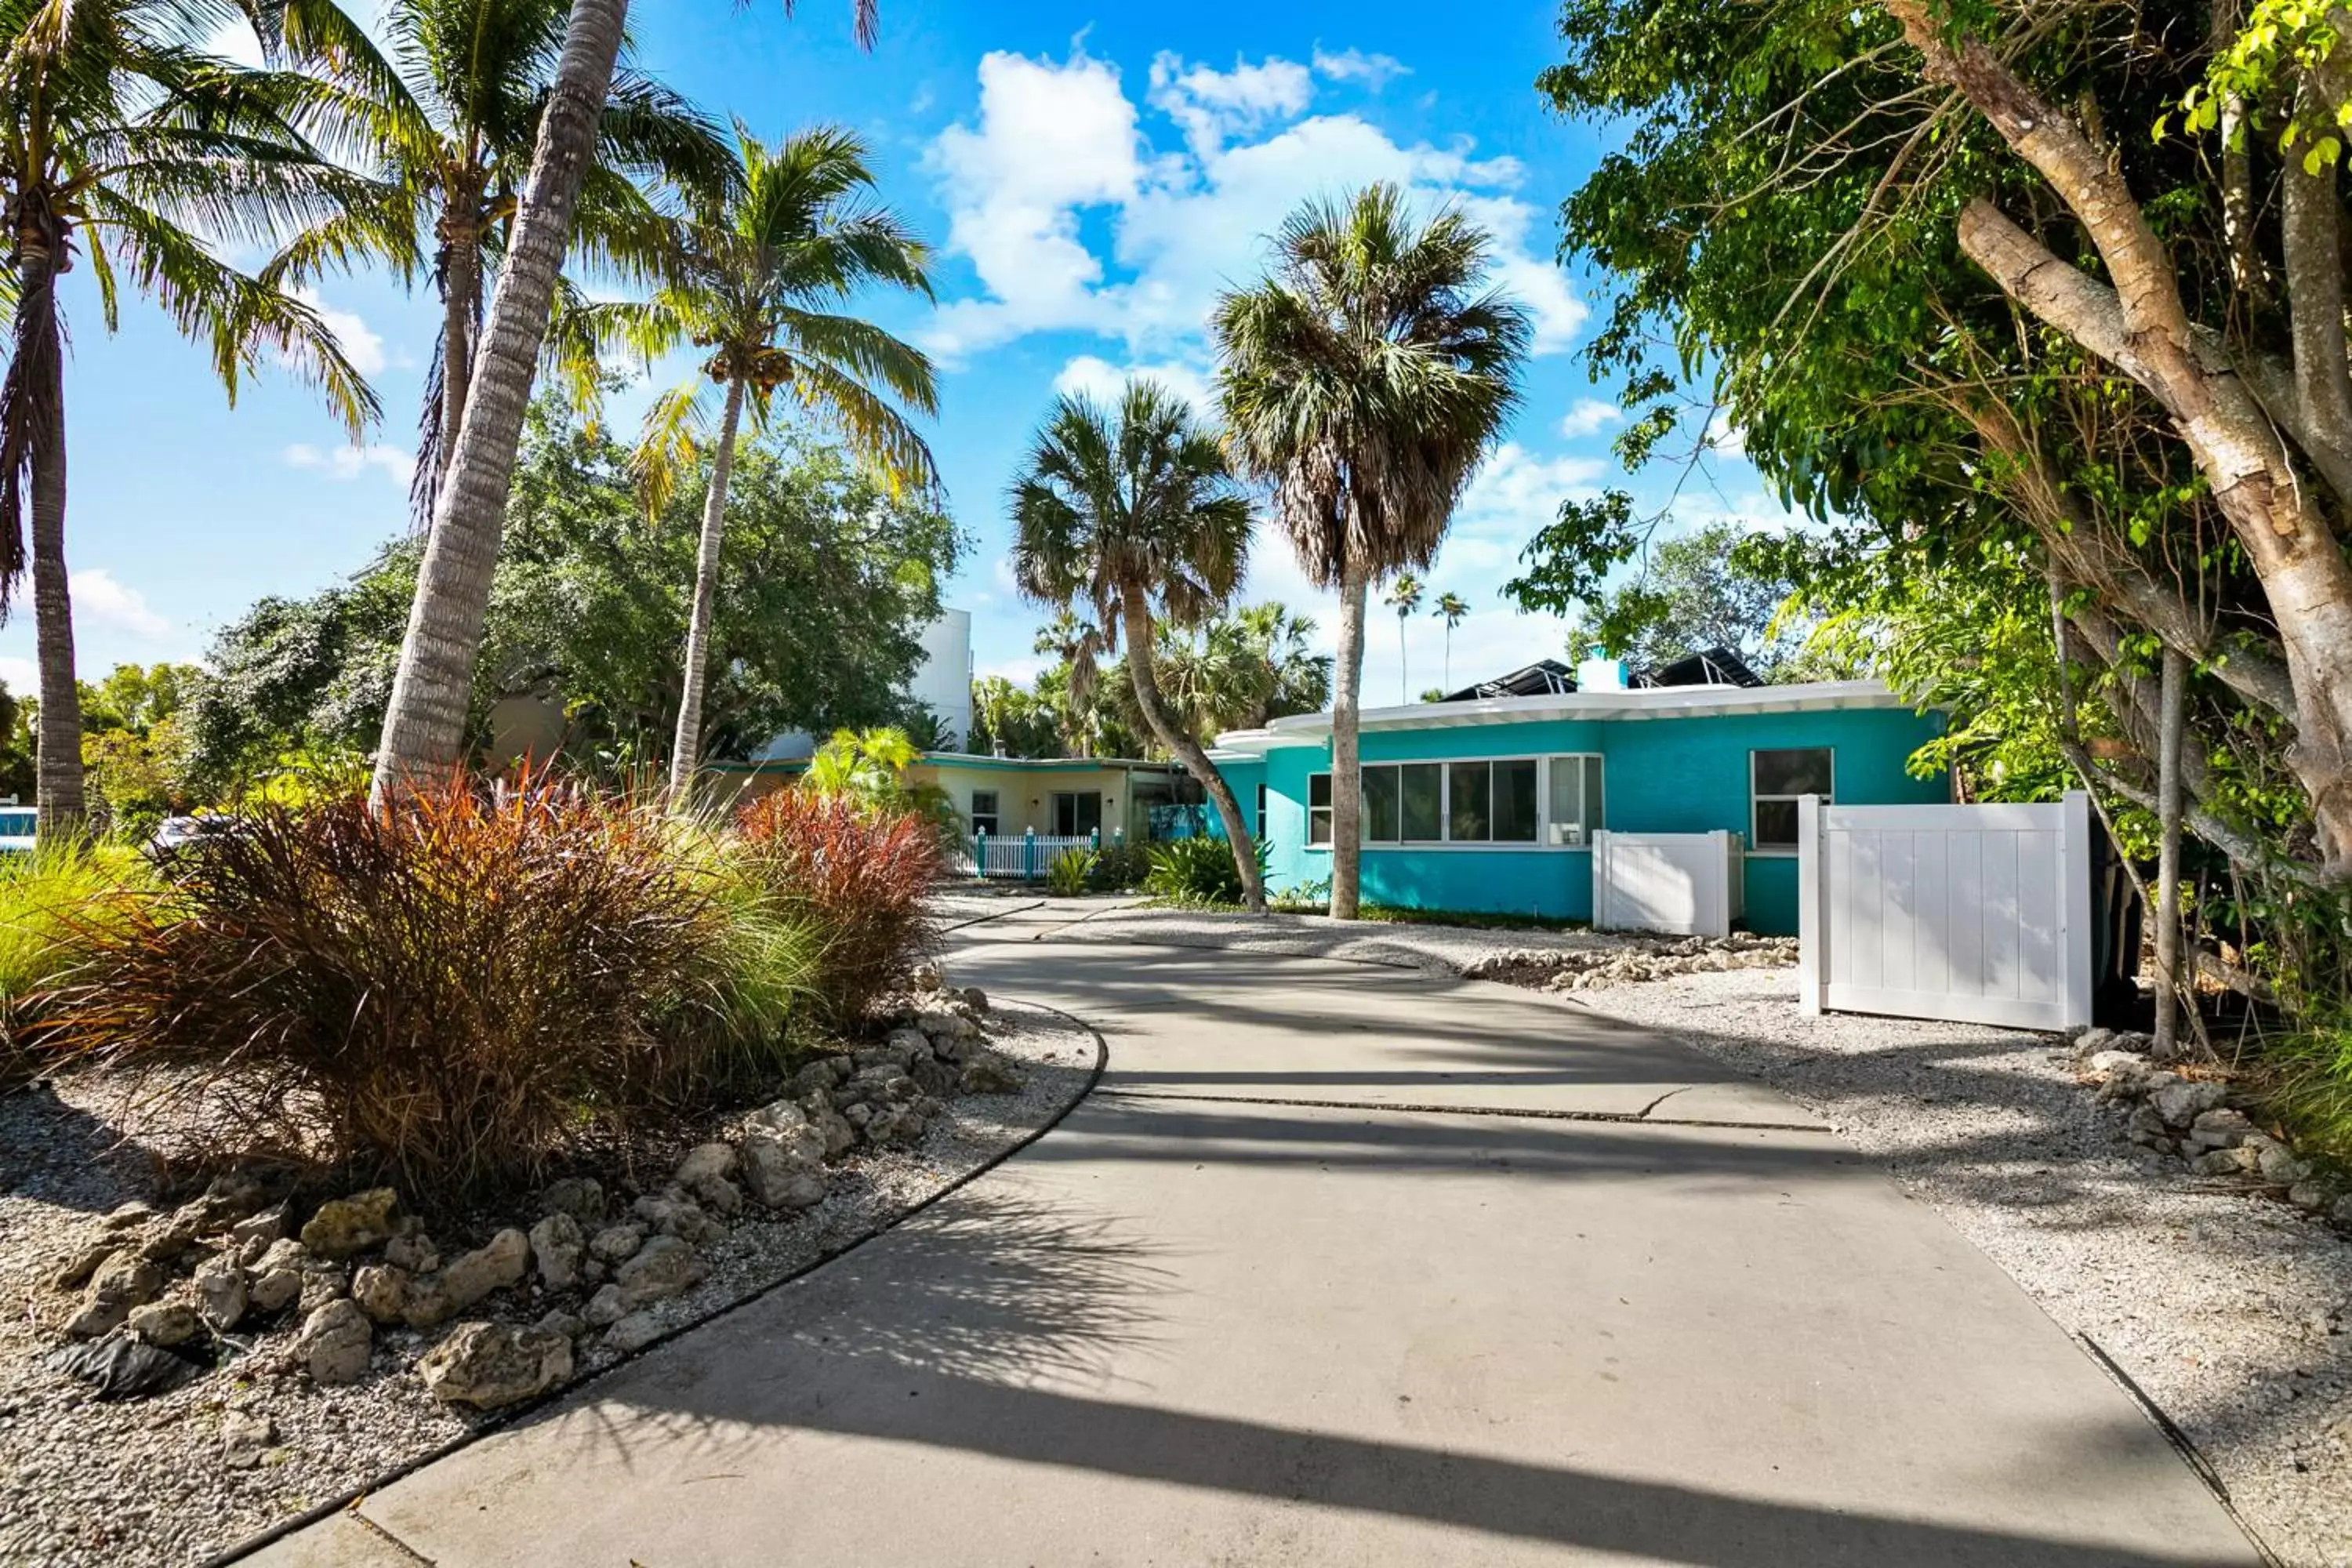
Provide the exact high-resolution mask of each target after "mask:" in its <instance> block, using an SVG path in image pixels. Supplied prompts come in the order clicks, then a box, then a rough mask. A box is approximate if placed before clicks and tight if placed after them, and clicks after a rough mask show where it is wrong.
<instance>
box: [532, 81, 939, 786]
mask: <svg viewBox="0 0 2352 1568" xmlns="http://www.w3.org/2000/svg"><path fill="white" fill-rule="evenodd" d="M736 141H737V144H738V148H737V156H738V159H739V168H738V170H737V173H736V175H735V177H734V178H733V179H732V180H731V181H730V182H729V184H730V195H727V196H726V197H725V198H724V199H722V200H719V201H716V202H710V203H707V204H706V205H705V206H704V207H703V209H702V210H701V211H699V212H698V213H697V214H696V215H695V216H692V217H690V218H688V219H686V220H684V221H682V222H680V223H678V224H677V225H675V226H673V236H674V238H673V242H672V245H673V254H672V256H671V258H670V259H669V261H668V262H667V264H666V266H667V270H668V272H669V273H670V279H669V281H667V282H666V283H664V284H663V285H662V286H661V287H660V288H659V289H656V290H655V292H654V295H653V298H652V299H650V300H644V301H642V302H639V301H626V302H619V303H614V304H606V305H594V306H590V307H587V308H585V309H583V310H581V311H580V312H579V313H578V316H577V319H576V324H577V329H578V331H579V332H580V334H581V336H582V337H583V338H584V339H585V340H587V341H589V342H594V343H595V344H597V345H598V346H599V347H601V348H608V349H609V348H626V349H629V350H632V351H634V352H635V353H637V354H638V355H639V356H641V357H642V358H643V359H644V360H645V361H646V363H648V364H650V363H652V362H653V361H654V360H655V359H656V358H658V357H660V356H661V355H663V354H665V353H669V352H670V351H671V350H673V349H675V348H677V347H679V346H680V345H681V344H685V343H692V344H693V345H694V346H695V347H696V348H698V349H701V350H704V351H706V353H704V356H703V359H702V361H701V363H699V364H698V365H697V366H696V367H695V369H694V372H693V374H691V375H690V376H689V377H688V379H687V381H686V382H685V383H684V384H682V385H680V386H677V387H676V388H674V389H673V390H671V391H669V392H667V393H665V394H664V395H662V396H660V397H659V398H656V400H655V402H654V405H653V407H652V408H651V409H649V410H648V411H647V412H646V428H645V436H644V438H643V439H642V440H641V441H640V442H639V443H638V446H637V451H636V458H635V461H636V468H637V475H638V479H639V481H640V483H641V485H642V487H643V489H644V491H645V498H646V508H647V510H649V511H651V512H652V513H654V514H655V515H659V513H660V511H661V510H662V508H663V507H664V506H665V505H666V504H667V501H668V499H669V496H670V493H671V491H672V489H674V488H675V487H676V485H677V480H678V479H679V477H680V476H681V475H682V474H683V473H685V472H688V471H689V470H690V469H691V468H693V467H694V466H695V463H696V461H697V459H698V457H699V455H700V453H701V452H702V450H703V449H704V447H706V446H707V447H709V452H710V483H709V490H708V491H707V492H706V493H705V495H704V497H703V503H702V541H701V545H700V548H699V550H698V553H697V556H696V560H695V572H694V608H693V613H692V615H691V616H690V617H689V618H688V622H687V634H686V679H685V681H684V683H683V686H682V690H681V695H680V697H679V699H678V709H677V737H676V739H675V740H674V741H673V742H672V743H671V746H670V759H669V783H670V791H671V794H672V795H673V796H674V797H675V798H677V799H680V800H683V799H684V798H685V795H686V792H687V790H688V786H689V785H690V784H692V782H693V779H694V773H695V769H696V767H697V766H698V763H699V761H700V755H701V739H702V689H703V678H704V674H705V670H704V666H705V665H706V663H707V662H708V660H709V646H710V619H711V615H712V612H713V611H714V609H715V608H716V607H717V605H718V597H719V545H720V541H721V539H722V538H723V536H724V533H725V521H726V514H727V482H728V477H729V475H730V472H731V471H732V469H733V468H734V463H735V443H736V438H737V437H738V435H739V434H740V431H741V428H742V424H743V418H744V416H745V415H746V414H748V415H750V416H751V427H752V429H753V430H755V431H764V430H766V429H767V428H768V426H769V423H770V421H771V419H772V417H773V414H774V410H775V405H776V396H777V394H779V393H782V394H785V395H788V396H790V397H791V398H792V400H793V403H794V404H795V405H798V406H799V407H802V408H804V409H807V410H809V411H810V412H811V413H813V414H814V415H816V416H819V417H821V418H824V419H825V420H827V421H829V422H831V423H832V424H834V425H835V426H838V427H839V428H840V430H841V431H842V433H843V434H844V435H845V437H847V438H848V441H849V445H850V447H851V449H852V450H853V451H854V452H856V454H857V456H858V457H859V458H863V459H864V460H865V461H866V462H867V463H870V464H871V465H873V467H874V468H875V469H876V470H877V472H878V473H879V474H880V475H881V476H882V477H883V479H885V480H886V481H887V483H888V484H889V485H890V486H891V487H892V488H893V489H898V488H900V487H904V486H915V487H920V488H929V486H931V485H933V484H935V483H936V482H937V477H938V476H937V474H936V472H935V471H934V469H933V468H932V466H931V450H930V447H928V446H926V445H925V444H924V442H923V438H922V437H920V436H919V435H917V434H916V433H915V429H914V426H912V425H910V424H908V421H907V418H906V416H904V415H903V414H901V413H900V412H899V411H898V406H897V405H894V404H893V402H892V399H894V398H895V399H897V401H898V403H899V404H906V405H911V406H913V407H915V408H917V409H919V410H920V411H921V412H922V413H925V414H931V413H935V412H937V410H938V407H939V378H938V375H937V373H936V372H934V371H933V369H932V368H931V362H930V361H929V359H928V358H926V357H924V355H923V354H922V353H920V352H919V350H916V349H913V348H910V347H908V345H907V344H905V343H903V342H899V341H898V339H897V338H894V337H892V336H891V335H890V334H889V333H887V332H886V331H883V330H882V329H881V328H879V327H877V326H875V325H874V324H873V323H871V322H869V321H861V320H859V319H858V318H857V317H856V316H851V315H844V314H841V313H839V312H838V311H837V310H832V309H828V307H834V306H838V305H841V304H844V303H845V302H847V301H848V300H850V299H851V298H852V297H853V296H855V295H856V294H857V293H858V292H859V291H861V290H862V289H865V288H866V286H867V285H869V284H875V283H882V284H888V285H891V286H893V287H896V288H899V289H908V290H909V291H911V292H913V293H917V294H919V295H921V296H923V297H924V298H925V299H929V297H930V292H931V285H930V277H929V271H928V270H927V268H928V267H929V255H930V253H929V249H928V248H927V247H925V246H924V245H923V243H922V242H921V241H920V240H919V239H917V238H916V237H914V235H913V234H912V233H911V232H910V231H909V230H908V228H907V226H906V225H905V224H904V223H902V222H901V221H900V220H899V218H898V215H897V214H895V213H893V212H891V211H890V210H889V209H888V208H887V207H884V206H881V205H878V204H877V203H876V202H875V201H874V200H873V199H872V198H873V192H874V172H873V170H872V168H871V167H869V166H868V164H867V162H866V143H865V142H863V141H862V140H860V139H859V138H858V137H857V136H856V135H855V134H854V133H852V132H847V131H842V130H836V129H833V128H830V127H826V128H821V129H818V130H814V131H803V132H798V133H796V134H794V135H792V136H788V137H786V138H785V139H784V140H783V142H782V143H780V144H779V145H777V146H775V147H772V148H771V147H768V146H766V145H765V144H763V143H762V142H760V141H759V140H758V139H757V138H755V137H753V136H752V135H751V132H748V131H745V130H744V129H742V127H740V126H738V127H737V128H736ZM571 330H572V327H571V324H569V323H567V327H566V331H571ZM714 389H716V390H718V391H719V394H720V408H719V418H718V425H717V428H716V431H715V432H714V431H713V429H712V426H711V419H710V410H709V394H710V392H711V391H712V390H714Z"/></svg>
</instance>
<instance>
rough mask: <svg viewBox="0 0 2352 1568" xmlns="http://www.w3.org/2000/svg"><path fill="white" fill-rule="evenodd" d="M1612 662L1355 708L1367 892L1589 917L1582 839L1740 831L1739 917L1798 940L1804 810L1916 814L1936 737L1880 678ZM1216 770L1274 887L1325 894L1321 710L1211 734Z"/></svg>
mask: <svg viewBox="0 0 2352 1568" xmlns="http://www.w3.org/2000/svg"><path fill="white" fill-rule="evenodd" d="M1615 668H1616V667H1614V666H1613V665H1608V664H1607V663H1606V662H1605V661H1603V663H1602V664H1601V668H1599V669H1596V668H1595V665H1594V664H1593V663H1591V662H1588V663H1587V664H1586V665H1585V666H1583V667H1582V668H1580V671H1579V672H1578V673H1579V674H1580V676H1581V677H1582V678H1583V679H1581V681H1580V683H1579V682H1574V681H1562V682H1558V683H1557V684H1560V685H1565V686H1569V687H1571V688H1574V689H1566V690H1553V691H1546V692H1541V693H1538V694H1536V695H1531V696H1509V695H1504V696H1492V697H1481V696H1475V695H1472V696H1467V697H1465V696H1463V694H1456V698H1455V699H1453V700H1446V701H1443V702H1425V703H1416V704H1414V705H1412V706H1411V707H1403V708H1374V709H1367V710H1364V711H1363V713H1362V716H1361V722H1360V735H1361V752H1362V758H1361V761H1362V768H1363V786H1364V787H1363V800H1364V819H1365V820H1364V832H1363V845H1364V850H1363V869H1362V877H1363V882H1362V889H1363V897H1364V899H1365V900H1366V901H1367V902H1370V903H1381V904H1391V905H1397V906H1401V907H1403V908H1408V909H1428V910H1465V911H1469V910H1475V911H1479V912H1484V913H1494V914H1526V915H1540V916H1546V917H1550V918H1554V919H1567V920H1589V919H1591V914H1592V853H1591V836H1592V835H1593V834H1594V833H1595V832H1597V831H1599V830H1600V829H1601V828H1604V827H1605V828H1607V829H1609V830H1611V831H1612V832H1616V833H1703V832H1710V831H1714V830H1717V829H1728V830H1730V831H1733V832H1736V833H1738V834H1739V835H1740V836H1741V839H1742V844H1743V846H1744V854H1745V858H1746V868H1745V869H1746V883H1747V895H1746V896H1747V924H1748V928H1749V929H1750V930H1753V931H1763V932H1768V933H1772V934H1780V935H1794V934H1795V933H1796V930H1797V849H1796V844H1797V800H1798V797H1800V796H1801V795H1809V794H1818V795H1824V796H1827V797H1828V798H1830V799H1832V800H1836V801H1839V802H1842V803H1844V804H1846V805H1915V804H1927V803H1937V802H1942V801H1945V800H1948V798H1949V797H1950V793H1949V792H1950V785H1949V783H1948V780H1947V779H1946V778H1945V776H1944V775H1943V774H1942V773H1934V774H1931V775H1928V776H1925V777H1921V776H1915V775H1914V774H1913V773H1910V772H1909V770H1908V767H1907V765H1906V764H1907V763H1908V761H1909V759H1910V756H1911V754H1912V752H1915V751H1916V750H1917V749H1918V748H1919V747H1920V746H1921V745H1923V744H1924V743H1926V742H1928V741H1930V740H1932V739H1933V738H1934V737H1935V736H1936V735H1937V733H1938V731H1939V730H1940V722H1939V721H1938V720H1937V718H1936V716H1935V715H1933V714H1920V713H1916V712H1914V711H1913V710H1911V709H1910V708H1909V707H1908V706H1907V705H1906V703H1905V702H1904V701H1903V700H1901V699H1900V698H1898V697H1896V696H1895V694H1894V693H1892V692H1891V691H1889V690H1887V689H1886V688H1885V687H1884V686H1882V685H1880V684H1879V683H1878V682H1876V681H1874V680H1858V681H1854V680H1850V681H1833V682H1822V683H1816V684H1810V685H1789V686H1735V685H1689V686H1664V687H1649V688H1634V689H1628V688H1626V687H1625V685H1624V682H1623V679H1622V674H1619V675H1612V674H1611V673H1610V671H1612V670H1614V669H1615ZM1210 760H1211V761H1212V762H1213V763H1214V764H1215V766H1216V768H1217V770H1218V772H1220V773H1223V775H1224V777H1225V778H1226V780H1227V781H1228V782H1229V783H1230V784H1232V785H1233V786H1234V794H1235V795H1237V796H1238V797H1239V799H1240V801H1241V803H1242V806H1243V809H1244V811H1248V810H1250V809H1252V807H1253V805H1255V815H1256V822H1255V827H1256V831H1257V834H1258V837H1259V839H1260V841H1261V842H1262V843H1264V844H1265V846H1266V847H1267V866H1268V869H1269V871H1270V873H1271V877H1270V880H1271V885H1272V886H1273V887H1274V888H1275V889H1278V890H1282V891H1307V890H1311V889H1316V888H1317V886H1318V884H1320V885H1323V886H1325V887H1328V883H1329V879H1330V876H1331V772H1330V770H1331V717H1330V715H1329V714H1328V713H1308V714H1300V715H1297V716H1296V717H1293V718H1286V719H1277V720H1276V721H1274V722H1273V723H1271V724H1269V725H1267V726H1266V727H1265V729H1262V730H1247V731H1228V732H1226V733H1224V734H1222V735H1220V736H1218V737H1217V744H1216V747H1215V749H1214V750H1213V751H1212V752H1210Z"/></svg>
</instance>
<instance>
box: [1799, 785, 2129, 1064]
mask: <svg viewBox="0 0 2352 1568" xmlns="http://www.w3.org/2000/svg"><path fill="white" fill-rule="evenodd" d="M1797 837H1798V871H1797V893H1798V906H1799V907H1798V916H1797V920H1798V931H1799V934H1800V936H1801V939H1802V944H1803V945H1802V952H1801V957H1800V959H1799V968H1798V980H1799V984H1800V985H1801V988H1802V989H1801V995H1802V1001H1803V1005H1804V1008H1805V1011H1807V1012H1809V1013H1821V1012H1847V1013H1882V1014H1889V1015H1893V1016H1900V1017H1906V1018H1951V1019H1957V1020H1962V1021H1966V1022H1970V1023H1979V1024H2005V1025H2011V1026H2019V1027H2023V1028H2029V1029H2052V1030H2056V1029H2066V1028H2072V1027H2075V1026H2086V1025H2088V1024H2089V1023H2090V1021H2091V937H2092V931H2091V875H2092V872H2091V805H2090V797H2089V796H2087V795H2082V794H2079V793H2077V794H2072V795H2067V796H2066V798H2065V799H2064V800H2063V801H2061V802H2058V803H2056V804H2054V805H1827V804H1825V803H1823V802H1822V799H1821V797H1820V796H1818V795H1808V796H1806V797H1805V798H1804V799H1803V800H1802V801H1801V803H1800V804H1799V806H1798V833H1797Z"/></svg>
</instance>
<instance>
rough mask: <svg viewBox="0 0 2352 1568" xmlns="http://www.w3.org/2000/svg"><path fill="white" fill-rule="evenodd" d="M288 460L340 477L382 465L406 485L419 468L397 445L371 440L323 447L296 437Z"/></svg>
mask: <svg viewBox="0 0 2352 1568" xmlns="http://www.w3.org/2000/svg"><path fill="white" fill-rule="evenodd" d="M286 461H287V462H288V464H289V465H290V466H291V467H294V468H312V469H316V470H318V471H319V472H321V473H324V474H326V475H328V476H329V477H330V478H331V479H339V480H350V479H358V478H359V477H360V476H361V475H362V474H363V473H366V472H367V471H368V470H369V469H371V468H375V469H380V470H382V471H383V472H384V473H386V474H389V475H391V476H392V477H393V478H394V479H397V480H398V481H399V482H400V484H401V486H402V488H403V489H405V488H406V487H407V484H408V480H409V476H410V475H412V474H414V473H415V471H416V459H415V457H413V456H411V455H410V454H409V453H407V452H404V451H403V450H402V449H401V448H399V447H387V446H383V445H381V444H371V445H369V446H365V447H334V448H332V449H331V450H327V451H321V450H320V448H318V447H313V446H311V445H310V443H309V442H308V441H297V442H295V443H294V444H293V445H292V446H290V447H287V448H286Z"/></svg>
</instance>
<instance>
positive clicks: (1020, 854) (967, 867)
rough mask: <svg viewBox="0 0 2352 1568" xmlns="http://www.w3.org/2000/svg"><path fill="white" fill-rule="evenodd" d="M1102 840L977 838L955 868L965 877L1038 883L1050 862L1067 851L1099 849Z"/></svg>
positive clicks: (1075, 837) (1056, 836)
mask: <svg viewBox="0 0 2352 1568" xmlns="http://www.w3.org/2000/svg"><path fill="white" fill-rule="evenodd" d="M1101 838H1102V836H1101V835H1100V834H1098V833H1088V834H1073V835H1063V834H1048V833H1024V834H1020V835H1018V836H1015V835H1013V834H986V833H983V834H980V835H977V836H976V837H974V838H973V839H972V841H971V848H970V849H969V850H967V851H966V852H965V854H964V856H963V859H962V863H961V865H960V866H959V867H958V869H959V870H961V872H962V873H963V874H964V875H965V876H967V877H995V878H999V879H1005V880H1009V881H1021V882H1042V881H1044V880H1045V869H1046V868H1047V867H1049V866H1051V865H1053V863H1054V858H1055V856H1057V855H1060V854H1063V853H1064V852H1066V851H1067V850H1071V849H1099V848H1100V847H1102V844H1101Z"/></svg>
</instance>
